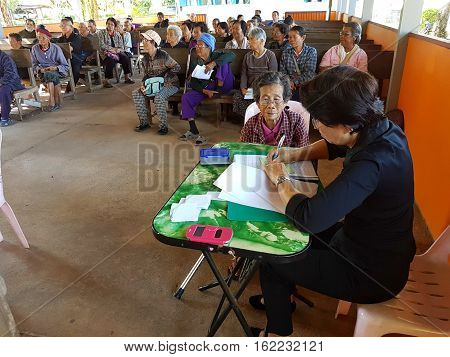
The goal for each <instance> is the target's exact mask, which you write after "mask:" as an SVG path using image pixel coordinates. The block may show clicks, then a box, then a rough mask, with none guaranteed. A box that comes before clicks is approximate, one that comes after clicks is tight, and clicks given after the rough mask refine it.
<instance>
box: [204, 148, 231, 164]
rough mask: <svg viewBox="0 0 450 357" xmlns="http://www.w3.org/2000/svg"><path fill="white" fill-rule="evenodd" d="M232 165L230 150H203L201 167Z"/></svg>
mask: <svg viewBox="0 0 450 357" xmlns="http://www.w3.org/2000/svg"><path fill="white" fill-rule="evenodd" d="M229 163H230V150H228V149H224V148H218V149H201V150H200V164H201V165H228V164H229Z"/></svg>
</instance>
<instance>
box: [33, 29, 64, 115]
mask: <svg viewBox="0 0 450 357" xmlns="http://www.w3.org/2000/svg"><path fill="white" fill-rule="evenodd" d="M36 33H37V40H38V43H37V44H36V45H34V46H33V47H32V48H31V57H32V64H33V71H34V73H36V74H37V75H38V76H39V78H40V80H41V81H42V82H43V83H44V84H45V85H46V87H47V89H48V93H49V95H50V97H49V100H48V101H49V105H48V106H47V107H46V108H44V109H43V110H44V111H47V112H54V111H56V110H59V109H60V104H61V99H60V95H61V85H60V82H61V78H63V77H66V76H67V75H68V72H69V64H68V63H67V60H66V58H65V57H64V54H63V51H62V50H61V48H60V47H59V46H58V45H55V44H54V43H51V42H50V40H51V38H52V34H51V33H50V32H49V31H47V30H46V29H44V28H38V29H37V30H36Z"/></svg>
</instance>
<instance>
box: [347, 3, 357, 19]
mask: <svg viewBox="0 0 450 357" xmlns="http://www.w3.org/2000/svg"><path fill="white" fill-rule="evenodd" d="M355 11H356V0H349V4H348V16H355Z"/></svg>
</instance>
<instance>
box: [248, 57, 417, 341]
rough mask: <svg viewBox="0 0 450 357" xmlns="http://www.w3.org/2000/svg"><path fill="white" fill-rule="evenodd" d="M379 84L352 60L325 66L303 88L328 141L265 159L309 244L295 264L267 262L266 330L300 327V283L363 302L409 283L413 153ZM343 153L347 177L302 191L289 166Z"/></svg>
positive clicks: (256, 301)
mask: <svg viewBox="0 0 450 357" xmlns="http://www.w3.org/2000/svg"><path fill="white" fill-rule="evenodd" d="M377 87H378V85H377V81H376V79H375V78H373V77H372V76H371V75H370V74H368V73H365V72H362V71H359V70H357V69H355V68H353V67H351V66H343V65H340V66H337V67H334V68H331V69H329V70H327V71H324V72H323V73H321V74H320V75H319V76H317V77H315V78H314V79H313V80H312V81H310V82H308V83H306V84H305V85H304V86H303V88H302V91H301V94H300V96H301V102H302V103H303V105H304V106H305V108H306V109H307V110H308V111H309V112H310V114H311V117H312V118H314V119H313V125H314V127H315V128H316V129H318V130H319V132H320V135H321V136H322V137H323V138H324V140H319V141H317V142H315V143H314V144H312V145H310V146H307V147H303V148H298V149H291V150H288V149H281V150H279V151H278V157H277V159H276V160H274V161H273V160H272V155H273V154H274V151H272V152H271V153H269V155H268V157H267V158H268V164H267V165H266V166H265V171H266V173H267V175H268V177H269V179H270V180H271V181H272V182H273V184H274V185H276V187H277V190H278V193H279V195H280V198H281V200H282V201H283V202H284V205H285V211H286V216H288V217H289V218H290V219H291V220H292V222H293V223H294V224H295V225H296V226H297V228H298V229H299V230H301V231H303V232H308V233H309V234H310V240H311V244H310V246H309V248H308V250H307V253H306V254H304V257H303V258H301V259H298V260H297V261H295V262H292V263H287V264H274V263H266V264H264V263H263V264H262V265H261V268H260V280H261V288H262V293H263V295H262V296H261V295H259V296H254V297H252V298H250V301H251V302H250V303H251V304H252V305H253V306H254V307H257V308H263V309H265V310H266V316H267V325H266V328H265V332H264V334H265V335H269V336H273V335H279V336H288V335H290V334H291V333H292V331H293V330H292V320H291V319H292V316H291V313H292V311H291V309H292V305H291V301H290V295H291V293H292V291H293V289H294V284H298V285H301V286H303V287H305V288H307V289H310V290H313V291H317V292H319V293H321V294H325V295H328V296H331V297H333V298H336V299H342V300H346V301H350V302H355V303H358V304H374V303H379V302H383V301H386V300H389V299H391V298H393V297H395V295H396V294H398V293H399V292H400V291H401V290H402V289H403V287H404V286H405V284H406V281H407V279H408V273H409V265H410V263H411V261H412V259H413V257H414V254H415V251H416V249H415V242H414V237H413V230H412V228H413V227H412V223H413V213H414V173H413V166H412V159H411V154H410V152H409V149H408V142H407V140H406V136H405V134H404V133H403V131H402V130H401V129H400V128H399V127H398V126H397V125H395V124H393V123H392V122H390V121H389V120H388V119H387V118H386V116H385V115H384V113H383V104H382V102H381V101H380V100H379V99H378V97H377V92H378V88H377ZM336 157H345V161H344V168H343V170H342V172H341V174H340V175H339V176H338V177H337V178H336V179H335V180H334V181H333V182H331V183H330V184H329V185H328V186H327V187H326V188H324V189H323V190H322V191H320V192H318V193H317V194H316V195H314V196H312V197H311V198H308V197H307V196H306V195H305V194H304V192H299V191H297V189H296V188H294V186H293V185H292V182H291V180H290V179H289V176H288V174H287V172H286V167H285V164H284V163H288V162H296V161H302V160H317V159H329V160H333V159H335V158H336ZM342 217H344V221H343V223H341V219H342ZM262 298H263V299H264V300H262ZM261 332H262V331H261V330H260V329H256V328H254V330H253V333H254V334H260V333H261Z"/></svg>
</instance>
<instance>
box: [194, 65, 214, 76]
mask: <svg viewBox="0 0 450 357" xmlns="http://www.w3.org/2000/svg"><path fill="white" fill-rule="evenodd" d="M205 69H206V67H205V65H203V66H200V65H197V66H196V67H195V68H194V70H193V71H192V78H198V79H210V78H211V74H212V70H210V71H209V72H208V73H205Z"/></svg>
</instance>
